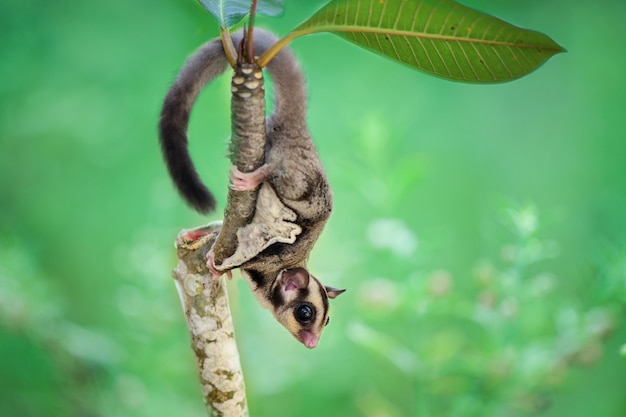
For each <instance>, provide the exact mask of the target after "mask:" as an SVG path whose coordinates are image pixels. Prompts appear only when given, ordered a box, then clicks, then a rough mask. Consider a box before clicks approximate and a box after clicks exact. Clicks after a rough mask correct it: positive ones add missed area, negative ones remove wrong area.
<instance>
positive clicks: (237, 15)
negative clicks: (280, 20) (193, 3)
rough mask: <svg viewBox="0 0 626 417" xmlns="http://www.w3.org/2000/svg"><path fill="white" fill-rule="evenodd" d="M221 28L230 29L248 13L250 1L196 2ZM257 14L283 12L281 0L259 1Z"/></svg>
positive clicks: (203, 0) (216, 0)
mask: <svg viewBox="0 0 626 417" xmlns="http://www.w3.org/2000/svg"><path fill="white" fill-rule="evenodd" d="M198 2H199V3H200V4H201V5H202V6H203V7H204V8H205V9H207V11H208V12H209V13H211V14H212V15H213V17H215V19H216V20H217V22H218V23H219V25H220V26H221V27H223V28H231V27H233V26H235V25H236V24H237V23H239V22H240V21H241V19H243V18H244V17H245V16H246V15H247V14H248V13H249V12H250V5H251V4H252V1H251V0H198ZM256 12H257V14H262V15H265V16H278V15H280V14H282V12H283V0H259V1H258V3H257V9H256Z"/></svg>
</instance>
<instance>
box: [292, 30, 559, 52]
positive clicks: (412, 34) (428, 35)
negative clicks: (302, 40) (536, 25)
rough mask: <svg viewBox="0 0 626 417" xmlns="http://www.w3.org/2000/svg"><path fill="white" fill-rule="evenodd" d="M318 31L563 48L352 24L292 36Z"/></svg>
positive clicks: (530, 47) (522, 46)
mask: <svg viewBox="0 0 626 417" xmlns="http://www.w3.org/2000/svg"><path fill="white" fill-rule="evenodd" d="M316 32H332V33H335V32H358V33H369V34H375V35H385V36H405V37H409V38H419V39H430V40H438V41H452V42H466V43H474V44H481V45H490V46H502V47H514V48H527V49H541V50H548V51H556V52H561V51H562V50H563V49H562V48H561V47H558V46H545V45H544V46H541V45H532V44H522V43H516V42H504V41H489V40H485V39H477V38H468V37H455V36H447V35H437V34H432V33H423V32H409V31H403V30H397V29H395V30H389V29H384V28H371V27H367V26H350V27H341V26H339V27H338V26H333V25H328V26H316V27H315V28H312V29H311V30H307V29H300V30H296V31H294V32H292V33H291V34H290V36H289V37H290V38H292V39H293V38H296V37H299V36H302V35H306V34H310V33H316Z"/></svg>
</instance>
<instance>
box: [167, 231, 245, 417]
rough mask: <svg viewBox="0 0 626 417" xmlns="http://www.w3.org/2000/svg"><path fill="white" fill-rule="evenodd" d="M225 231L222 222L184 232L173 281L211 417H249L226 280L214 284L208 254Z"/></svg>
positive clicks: (179, 246) (178, 250) (178, 245)
mask: <svg viewBox="0 0 626 417" xmlns="http://www.w3.org/2000/svg"><path fill="white" fill-rule="evenodd" d="M220 227H221V222H215V223H212V224H209V225H208V226H205V227H203V228H200V229H194V230H192V231H188V230H183V231H182V232H181V233H180V234H179V236H178V238H177V239H176V249H177V253H178V266H177V267H176V269H175V270H174V271H173V277H174V279H175V281H176V288H177V290H178V294H179V296H180V299H181V303H182V305H183V309H184V312H185V317H186V319H187V325H188V327H189V332H190V334H191V346H192V348H193V351H194V353H195V355H196V365H197V367H198V373H199V375H200V383H201V384H202V394H203V398H204V403H205V404H206V406H207V409H208V412H209V415H210V416H214V417H243V416H247V415H248V407H247V404H246V393H245V386H244V379H243V373H242V370H241V364H240V361H239V352H238V351H237V345H236V343H235V330H234V327H233V321H232V318H231V315H230V308H229V305H228V294H227V292H226V286H225V283H224V278H220V279H218V280H213V279H212V278H211V273H210V272H209V270H208V269H207V267H206V254H207V252H208V251H209V249H210V248H211V245H212V244H213V243H214V242H215V239H216V237H217V234H218V233H219V231H220ZM197 237H199V239H197V240H194V239H196V238H197ZM190 239H191V240H190Z"/></svg>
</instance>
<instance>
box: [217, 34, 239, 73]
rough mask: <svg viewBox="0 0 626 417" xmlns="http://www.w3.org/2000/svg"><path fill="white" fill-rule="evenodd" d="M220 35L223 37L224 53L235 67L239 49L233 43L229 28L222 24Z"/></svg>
mask: <svg viewBox="0 0 626 417" xmlns="http://www.w3.org/2000/svg"><path fill="white" fill-rule="evenodd" d="M220 37H221V38H222V46H223V47H224V54H225V55H226V59H227V60H228V63H229V64H230V66H231V67H233V68H235V65H236V64H237V50H236V49H235V45H233V39H232V38H231V37H230V33H229V32H228V29H226V28H225V27H223V26H220Z"/></svg>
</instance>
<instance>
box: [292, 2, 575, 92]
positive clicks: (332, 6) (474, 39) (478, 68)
mask: <svg viewBox="0 0 626 417" xmlns="http://www.w3.org/2000/svg"><path fill="white" fill-rule="evenodd" d="M316 32H331V33H334V34H336V35H339V36H341V37H342V38H345V39H347V40H348V41H350V42H353V43H355V44H357V45H359V46H362V47H365V48H367V49H370V50H372V51H374V52H376V53H379V54H382V55H384V56H386V57H388V58H391V59H393V60H396V61H399V62H402V63H404V64H406V65H409V66H411V67H413V68H416V69H419V70H421V71H424V72H427V73H430V74H432V75H436V76H439V77H443V78H447V79H451V80H455V81H464V82H475V83H497V82H504V81H510V80H514V79H517V78H520V77H523V76H525V75H527V74H528V73H530V72H532V71H534V70H535V69H537V68H538V67H539V66H540V65H541V64H543V63H544V62H545V61H547V60H548V59H549V58H550V57H552V56H553V55H555V54H557V53H560V52H565V49H564V48H563V47H561V46H560V45H559V44H557V43H556V42H555V41H553V40H552V39H551V38H550V37H548V36H547V35H544V34H543V33H540V32H536V31H532V30H527V29H522V28H519V27H517V26H514V25H511V24H509V23H506V22H504V21H502V20H500V19H498V18H496V17H493V16H490V15H487V14H484V13H481V12H479V11H476V10H474V9H471V8H469V7H466V6H463V5H461V4H459V3H456V2H454V1H452V0H332V1H331V2H330V3H328V4H327V5H326V6H324V7H323V8H322V9H320V10H319V11H318V12H317V13H316V14H315V15H313V16H312V17H311V18H310V19H309V20H307V21H306V22H304V23H303V24H301V25H300V26H298V27H297V28H296V30H295V31H294V32H293V33H292V35H291V36H290V37H291V38H294V37H297V36H302V35H306V34H310V33H316Z"/></svg>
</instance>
